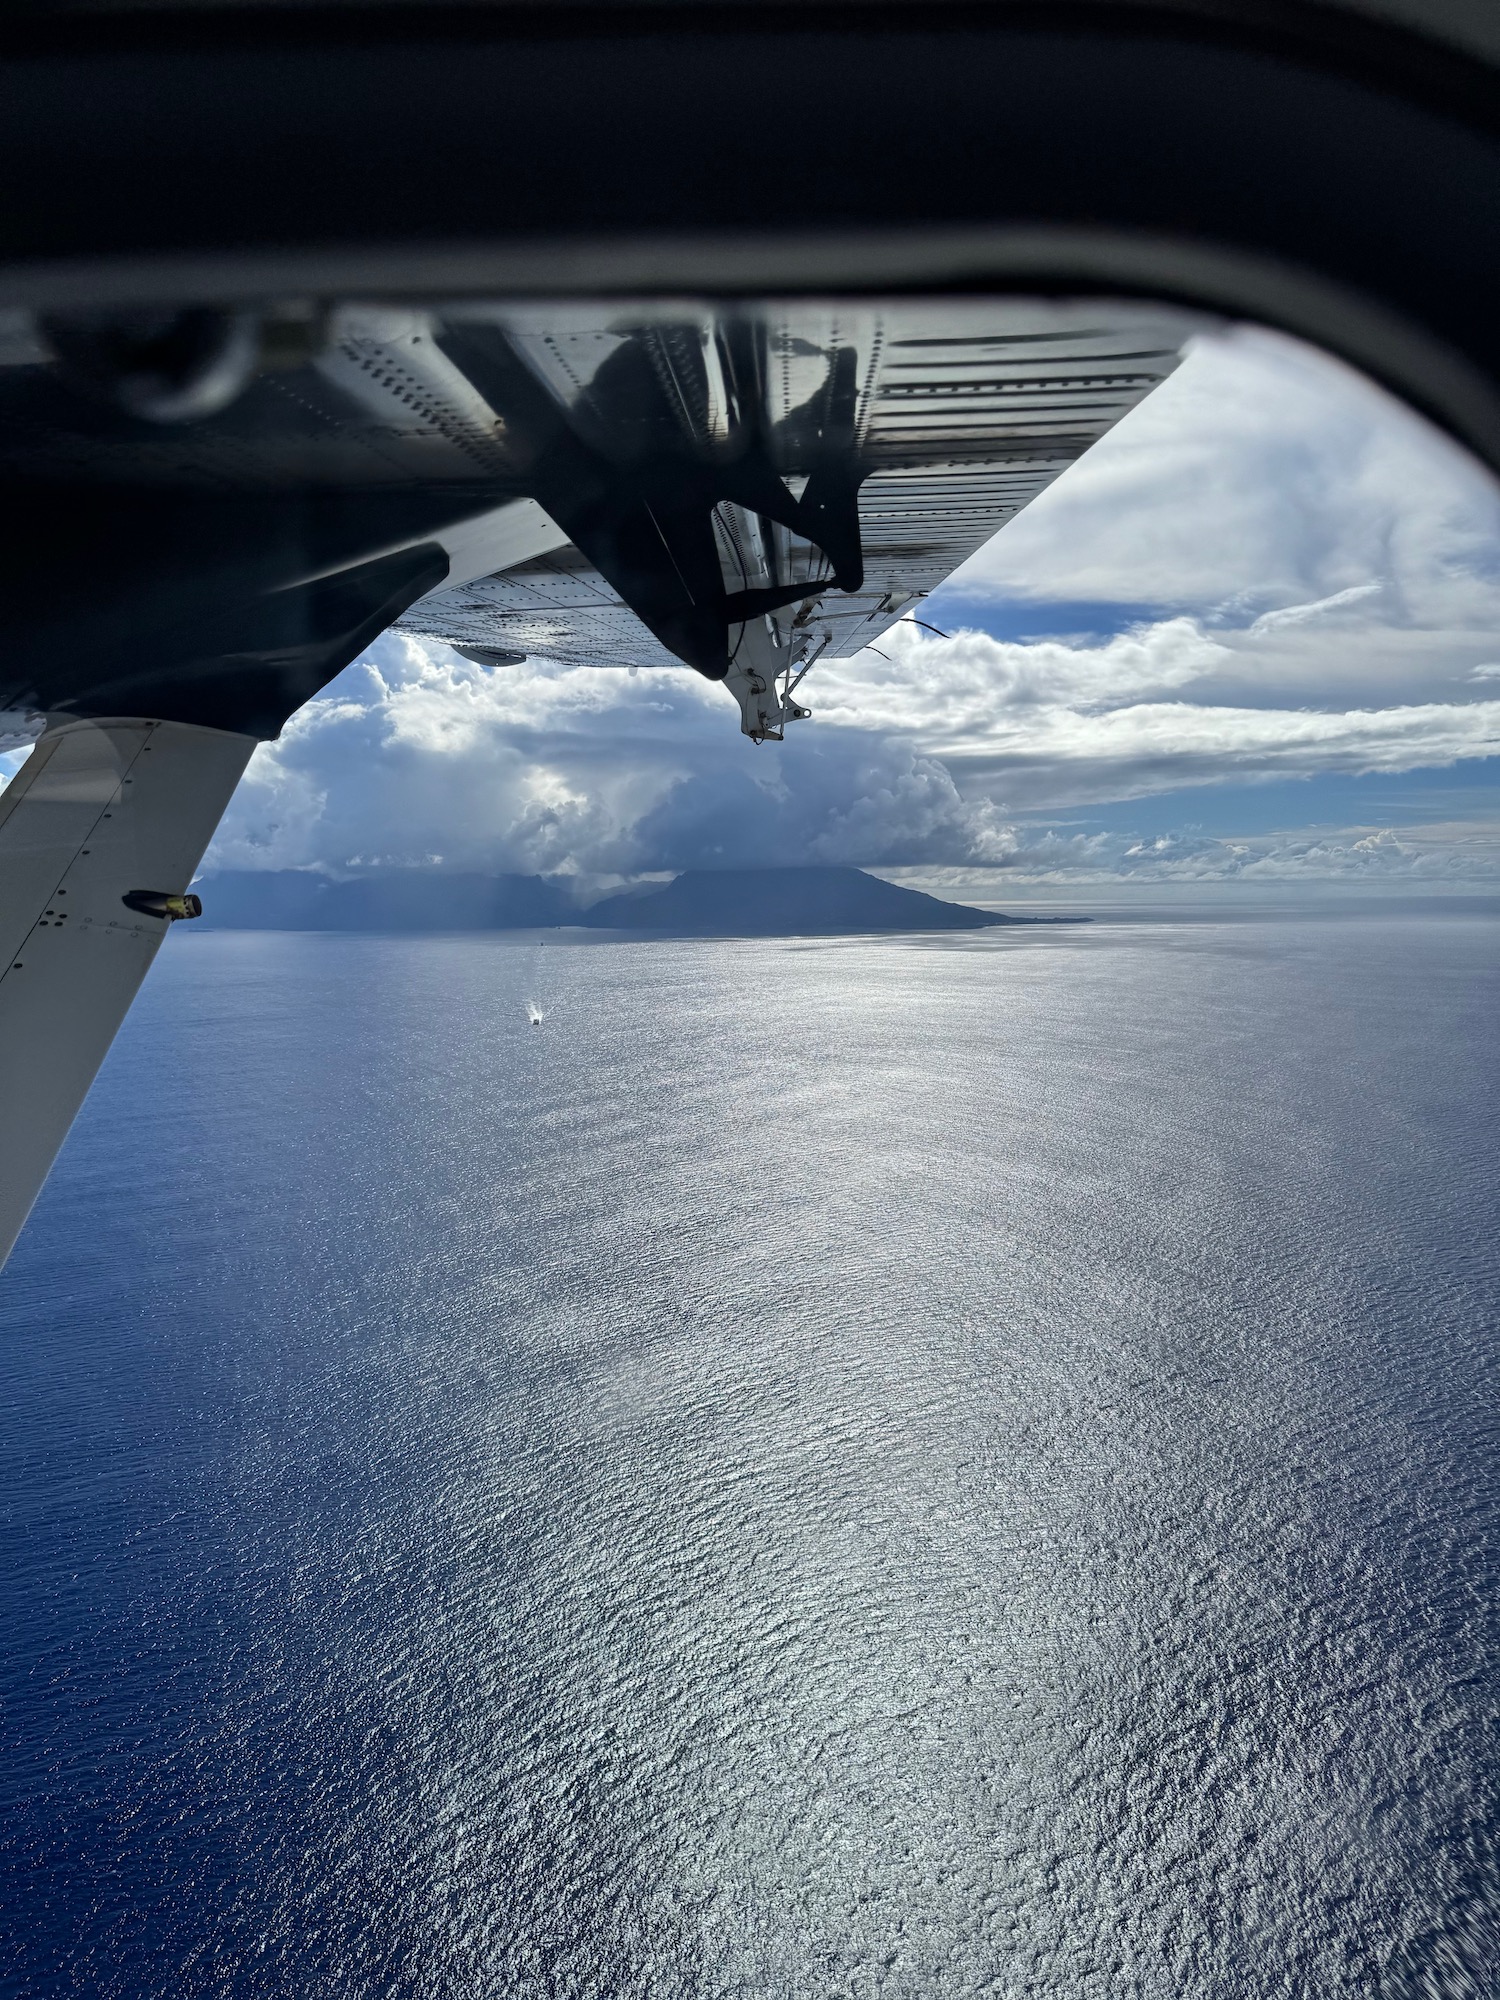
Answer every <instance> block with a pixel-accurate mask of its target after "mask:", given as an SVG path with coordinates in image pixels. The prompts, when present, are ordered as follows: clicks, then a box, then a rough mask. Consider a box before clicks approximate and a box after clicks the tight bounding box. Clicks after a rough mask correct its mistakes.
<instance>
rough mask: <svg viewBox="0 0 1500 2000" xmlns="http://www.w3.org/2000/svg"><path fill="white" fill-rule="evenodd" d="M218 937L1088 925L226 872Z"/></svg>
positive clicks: (882, 887) (216, 901) (916, 899)
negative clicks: (585, 902)
mask: <svg viewBox="0 0 1500 2000" xmlns="http://www.w3.org/2000/svg"><path fill="white" fill-rule="evenodd" d="M198 889H199V893H200V894H201V896H202V899H203V906H204V913H203V918H202V920H201V921H202V923H203V927H204V928H205V929H210V930H275V931H288V930H290V931H363V932H379V933H385V934H397V935H407V936H413V935H421V934H424V933H427V934H432V933H438V932H454V931H474V932H492V931H514V930H554V929H561V928H564V927H570V928H581V929H585V930H608V931H614V932H622V931H623V932H628V933H632V934H638V935H639V936H641V937H642V938H648V937H661V938H667V937H674V938H684V937H856V936H861V935H864V934H867V933H870V932H882V931H885V932H901V931H968V930H994V929H999V928H1002V927H1009V926H1012V925H1033V926H1034V925H1037V924H1058V923H1087V922H1088V921H1089V919H1088V918H1087V917H1056V916H1052V917H1016V916H1009V915H1002V914H1000V913H999V912H997V911H992V910H979V909H975V908H973V907H972V906H971V905H969V904H967V903H948V902H944V901H943V900H942V899H941V898H940V897H937V896H928V895H925V894H924V893H923V892H922V891H921V890H919V889H905V888H901V887H900V886H898V885H897V884H896V883H894V882H886V881H883V880H881V878H880V877H879V876H876V875H867V874H866V873H865V872H864V870H863V869H860V868H833V867H826V868H813V867H809V868H721V869H707V868H693V869H688V870H686V871H685V872H684V873H683V874H681V875H679V876H677V877H676V879H675V880H674V881H672V882H668V883H663V884H653V885H652V886H651V887H649V888H645V889H640V890H633V891H629V892H627V893H625V894H623V895H615V896H606V897H604V898H603V899H602V900H600V901H598V902H595V903H593V904H591V905H589V906H588V907H585V908H580V906H579V905H578V903H577V902H576V901H574V899H573V898H572V897H571V896H570V895H569V894H568V892H567V890H566V889H565V888H564V887H562V886H561V885H559V884H558V883H557V882H556V881H554V880H549V879H548V878H547V877H546V876H543V875H483V874H477V873H456V872H455V873H446V872H443V871H440V870H437V869H427V868H386V869H379V870H372V871H371V872H370V873H368V874H364V875H357V876H352V877H350V878H349V879H347V880H345V881H336V880H334V879H333V878H332V877H330V876H326V875H321V874H314V873H312V872H310V871H307V870H302V869H279V870H267V871H265V872H255V871H251V870H224V871H221V872H219V873H217V874H211V875H208V876H205V877H204V878H203V880H202V881H201V882H200V883H199V884H198Z"/></svg>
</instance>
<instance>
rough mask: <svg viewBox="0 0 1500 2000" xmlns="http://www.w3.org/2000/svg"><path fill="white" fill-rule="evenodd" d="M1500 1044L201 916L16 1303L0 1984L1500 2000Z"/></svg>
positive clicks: (661, 957) (1489, 1024) (1143, 956)
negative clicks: (230, 929)
mask: <svg viewBox="0 0 1500 2000" xmlns="http://www.w3.org/2000/svg"><path fill="white" fill-rule="evenodd" d="M529 997H535V998H537V999H538V1000H539V1001H540V1003H541V1005H542V1007H543V1009H544V1011H545V1014H546V1020H545V1023H544V1025H543V1026H542V1027H541V1028H540V1029H533V1028H531V1027H530V1026H528V1023H527V1018H526V1011H525V1001H526V1000H527V998H529ZM1497 1009H1500V922H1496V921H1495V920H1493V919H1482V918H1474V917H1459V918H1453V917H1445V916H1443V915H1441V914H1433V915H1429V916H1427V917H1418V918H1403V919H1401V920H1397V921H1391V920H1385V919H1375V918H1369V919H1364V920H1359V921H1346V922H1313V921H1301V922H1293V921H1254V922H1239V923H1231V922H1224V923H1215V922H1201V921H1200V922H1197V923H1194V924H1184V925H1174V924H1171V923H1160V924H1156V923H1135V924H1129V923H1101V924H1098V925H1095V926H1092V927H1090V928H1089V929H1087V930H1082V929H1078V930H1062V929H1059V930H1049V931H1033V932H1012V933H989V934H980V935H967V936H959V937H951V938H949V937H940V938H928V939H885V940H873V941H863V940H862V941H842V940H841V941H830V942H795V941H789V942H775V943H764V942H759V943H683V944H665V943H654V944H640V945H624V944H599V945H592V946H582V945H580V946H578V947H574V948H569V947H556V946H553V947H549V948H548V949H547V950H545V951H544V952H542V953H540V954H539V953H537V952H536V951H535V950H533V949H532V948H531V947H529V946H526V945H518V944H516V943H514V942H509V941H506V940H504V939H498V938H473V937H469V938H462V939H436V940H416V939H392V938H359V937H336V936H316V935H303V936H276V935H250V934H242V935H236V934H233V933H220V934H217V935H206V936H203V935H200V936H193V935H192V934H188V935H185V936H174V938H173V940H172V943H171V946H170V948H169V949H168V950H167V951H166V952H165V953H164V954H163V958H162V961H161V963H160V964H159V965H158V967H157V969H156V971H155V972H154V974H153V976H152V979H151V981H150V982H149V984H148V987H147V990H146V992H145V993H144V995H143V996H142V999H141V1001H140V1003H139V1005H138V1007H137V1009H136V1011H135V1013H134V1014H133V1015H132V1017H131V1019H130V1021H129V1023H128V1024H127V1027H126V1029H125V1031H124V1033H123V1034H122V1036H121V1038H120V1041H119V1043H118V1044H117V1046H116V1049H115V1051H114V1053H113V1054H112V1056H111V1058H110V1061H109V1063H108V1065H107V1066H106V1069H105V1071H104V1073H103V1075H102V1077H101V1079H100V1081H99V1084H98V1085H97V1087H96V1089H95V1091H94V1094H93V1096H92V1097H91V1099H90V1100H89V1103H88V1105H87V1107H86V1109H85V1111H84V1114H83V1116H82V1118H81V1119H80V1122H79V1124H78V1127H77V1128H76V1130H75V1132H74V1134H73V1137H72V1138H71V1140H70V1141H69V1144H68V1147H67V1149H66V1151H65V1153H64V1156H63V1158H62V1160H61V1162H60V1164H59V1166H58V1167H57V1169H56V1171H55V1173H54V1175H53V1178H52V1180H51V1182H50V1184H49V1186H48V1188H47V1190H46V1192H45V1194H44V1197H43V1199H42V1201H41V1203H40V1204H39V1206H38V1209H37V1211H36V1214H35V1215H34V1217H33V1219H32V1222H31V1224H30V1225H29V1227H28V1229H27V1232H26V1234H25V1236H24V1237H23V1239H22V1243H21V1245H20V1247H19V1249H18V1251H17V1254H16V1256H15V1258H14V1259H13V1261H12V1264H11V1266H10V1268H9V1269H8V1271H7V1272H6V1273H5V1275H4V1278H3V1280H0V1328H3V1330H0V1370H3V1382H0V1446H3V1459H0V1464H3V1503H4V1504H3V1516H0V1527H3V1549H0V1555H3V1565H4V1567H3V1585H4V1633H3V1682H0V1688H3V1703H4V1706H3V1727H4V1753H3V1767H0V1813H3V1825H0V1908H3V1918H0V1965H3V1968H4V1969H3V1972H0V1990H3V1992H4V1993H5V1994H6V1995H7V1996H10V1995H25V1996H28V2000H30V1997H31V1996H49V1997H50V1996H53V1995H90V1996H107V1997H108V2000H114V1996H120V2000H147V1997H148V1996H150V2000H154V1996H158V1995H159V1996H163V2000H165V1996H174V2000H176V1996H181V2000H198V1997H199V1996H209V1995H215V1996H217V1995H225V1996H235V2000H239V1996H253V1997H254V2000H261V1996H267V1997H268V2000H269V1996H276V1997H277V2000H304V1996H305V1997H306V2000H311V1996H314V1995H316V1996H319V2000H327V1996H350V2000H365V1996H370V2000H374V1996H381V2000H419V1996H420V2000H450V1997H451V2000H494V1997H495V1996H510V1995H532V1994H536V1995H553V1994H564V1995H576V1996H590V2000H593V1997H594V1996H598V1997H599V2000H606V1996H608V2000H614V1997H615V1996H643V2000H644V1996H647V1995H650V1996H661V1997H662V2000H667V1997H668V1996H702V2000H718V1997H719V1996H730V1995H745V1996H749V1995H758V1996H781V1995H787V1996H799V2000H800V1996H834V1995H840V1996H842V1995H850V1996H864V1995H875V1994H879V1995H888V1996H897V1995H901V1996H905V1995H911V1996H929V1995H933V1996H949V1995H954V1996H957V1995H967V1994H977V1993H985V1994H997V1995H1007V1996H1010V1995H1015V1996H1020V1995H1030V1996H1058V1997H1059V2000H1085V1996H1088V2000H1094V1996H1098V2000H1126V1997H1128V2000H1133V1996H1141V2000H1163V1997H1164V1996H1174V2000H1184V1997H1185V2000H1198V1996H1202V1997H1203V2000H1238V1997H1239V1996H1246V2000H1249V1996H1256V2000H1260V1996H1269V1995H1286V1996H1303V1995H1307V1996H1318V2000H1337V1997H1338V1996H1345V1995H1349V1996H1353V1995H1359V1996H1365V1995H1379V1996H1386V1995H1424V1996H1448V1995H1464V1996H1469V1995H1484V1996H1488V1995H1490V1994H1492V1993H1494V1992H1495V1991H1496V1990H1497V1985H1500V1981H1497V1974H1496V1963H1497V1961H1496V1952H1497V1939H1500V1878H1497V1867H1496V1863H1497V1852H1496V1846H1497V1833H1496V1829H1497V1821H1500V1815H1497V1804H1500V1799H1497V1784H1496V1777H1497V1768H1500V1766H1497V1741H1496V1733H1495V1723H1496V1717H1497V1708H1500V1676H1497V1655H1496V1640H1497V1626H1500V1611H1497V1596H1496V1589H1495V1586H1496V1581H1497V1578H1496V1563H1495V1537H1496V1528H1497V1522H1500V1509H1497V1491H1496V1476H1495V1475H1496V1449H1495V1447H1496V1430H1497V1416H1496V1399H1495V1389H1496V1373H1497V1369H1496V1361H1497V1353H1500V1339H1497V1328H1500V1237H1497V1230H1496V1220H1497V1215H1496V1209H1497V1203H1496V1157H1497V1139H1496V1132H1497V1126H1496V1112H1497V1109H1500V1104H1497V1097H1500V1065H1497V1063H1496V1060H1495V1058H1496V1053H1497V1036H1500V1026H1497V1023H1500V1012H1497Z"/></svg>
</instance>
